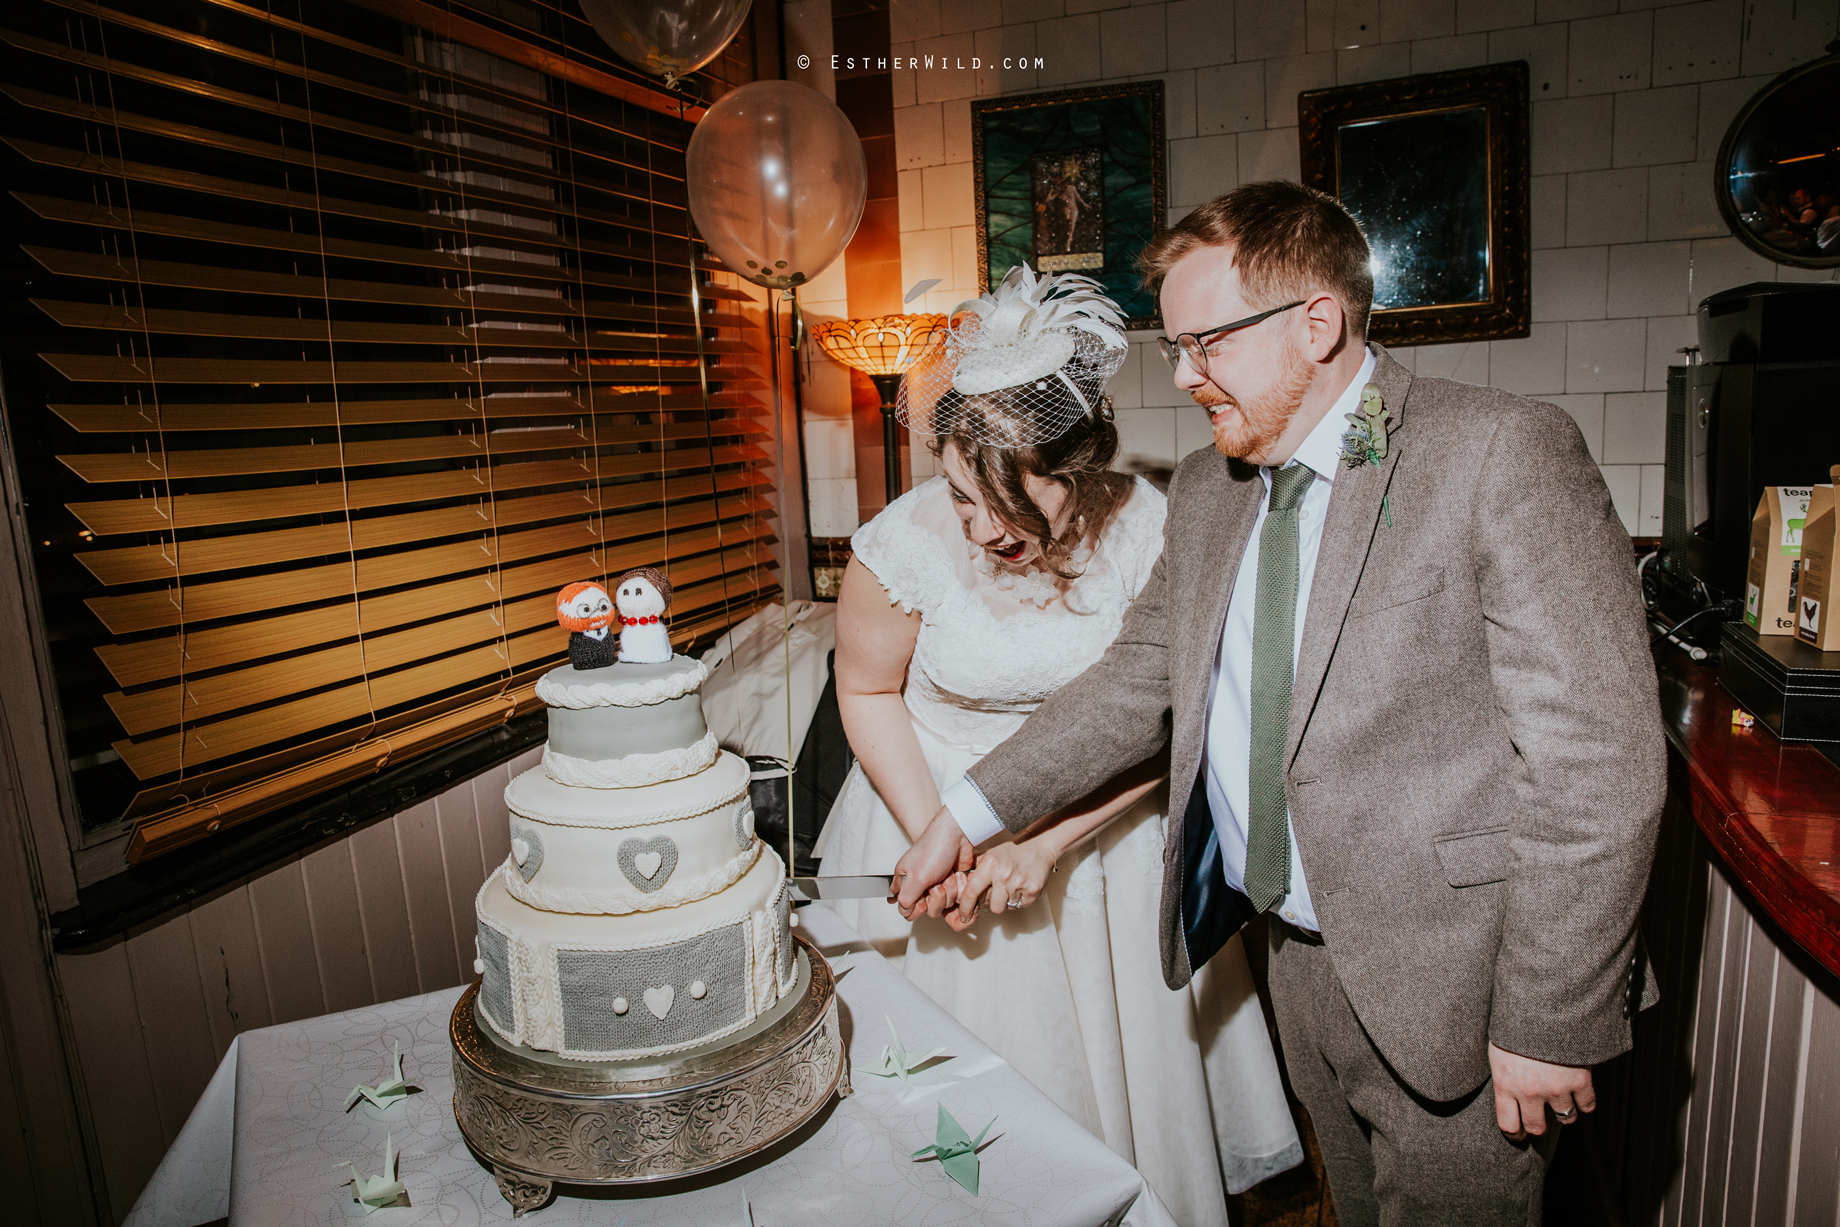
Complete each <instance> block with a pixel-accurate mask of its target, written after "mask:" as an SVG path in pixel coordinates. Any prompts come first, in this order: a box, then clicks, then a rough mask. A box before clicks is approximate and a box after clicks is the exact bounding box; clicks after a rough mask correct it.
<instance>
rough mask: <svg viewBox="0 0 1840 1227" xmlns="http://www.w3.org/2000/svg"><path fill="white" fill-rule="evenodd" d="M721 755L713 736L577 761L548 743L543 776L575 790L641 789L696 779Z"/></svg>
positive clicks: (544, 754) (708, 735)
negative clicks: (645, 751)
mask: <svg viewBox="0 0 1840 1227" xmlns="http://www.w3.org/2000/svg"><path fill="white" fill-rule="evenodd" d="M721 752H722V748H721V746H720V745H719V744H717V742H716V735H715V734H714V733H706V734H704V736H703V739H702V740H701V741H699V742H696V743H695V744H694V745H688V746H679V747H678V748H676V749H674V750H661V751H659V752H658V753H656V754H628V755H625V756H623V757H621V758H575V757H573V756H571V755H568V754H558V753H556V752H555V751H554V750H552V749H551V748H550V747H549V745H548V743H545V744H544V746H543V773H544V774H545V775H547V776H549V778H550V779H552V780H554V781H556V783H558V784H568V785H570V786H572V787H575V788H640V787H643V786H644V785H646V784H662V783H664V782H665V781H666V780H681V779H683V778H684V777H685V776H687V775H695V774H696V773H697V772H699V771H701V770H702V769H703V768H705V767H707V766H709V764H711V763H713V762H715V761H716V756H717V755H719V754H720V753H721Z"/></svg>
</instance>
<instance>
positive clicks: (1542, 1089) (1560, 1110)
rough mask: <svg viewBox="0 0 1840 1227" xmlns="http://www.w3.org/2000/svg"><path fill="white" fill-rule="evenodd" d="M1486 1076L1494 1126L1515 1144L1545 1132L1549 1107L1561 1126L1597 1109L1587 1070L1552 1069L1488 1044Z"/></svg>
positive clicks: (1583, 1068) (1595, 1096)
mask: <svg viewBox="0 0 1840 1227" xmlns="http://www.w3.org/2000/svg"><path fill="white" fill-rule="evenodd" d="M1489 1073H1490V1074H1492V1075H1493V1076H1494V1081H1495V1123H1496V1124H1498V1125H1500V1126H1501V1131H1502V1132H1503V1133H1505V1134H1507V1135H1508V1136H1509V1137H1510V1138H1513V1139H1514V1140H1515V1141H1517V1142H1518V1141H1520V1140H1521V1139H1522V1138H1524V1137H1526V1136H1527V1135H1528V1134H1532V1135H1534V1136H1535V1137H1538V1136H1539V1135H1540V1134H1542V1133H1545V1132H1546V1110H1547V1108H1549V1107H1550V1108H1551V1109H1552V1111H1553V1115H1554V1116H1556V1117H1557V1118H1558V1120H1559V1123H1560V1124H1561V1125H1572V1124H1576V1123H1577V1122H1578V1114H1579V1113H1580V1112H1591V1111H1595V1110H1596V1108H1597V1092H1596V1091H1595V1089H1593V1087H1592V1086H1591V1071H1590V1069H1589V1068H1588V1067H1580V1066H1576V1065H1553V1064H1550V1063H1548V1062H1546V1061H1537V1060H1535V1059H1534V1058H1532V1057H1523V1056H1521V1055H1520V1054H1518V1053H1513V1052H1509V1051H1508V1050H1507V1049H1505V1048H1497V1047H1496V1046H1495V1045H1494V1044H1490V1045H1489Z"/></svg>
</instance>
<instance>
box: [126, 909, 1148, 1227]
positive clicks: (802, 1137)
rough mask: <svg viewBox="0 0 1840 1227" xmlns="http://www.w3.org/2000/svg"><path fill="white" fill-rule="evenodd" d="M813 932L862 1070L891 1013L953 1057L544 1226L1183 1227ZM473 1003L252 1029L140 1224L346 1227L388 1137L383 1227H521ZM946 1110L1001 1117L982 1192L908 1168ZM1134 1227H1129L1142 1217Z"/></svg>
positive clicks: (821, 919)
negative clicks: (506, 1226) (393, 1174)
mask: <svg viewBox="0 0 1840 1227" xmlns="http://www.w3.org/2000/svg"><path fill="white" fill-rule="evenodd" d="M800 916H801V920H802V924H803V932H804V934H805V936H806V937H807V938H809V939H810V940H811V941H812V942H814V943H815V944H816V945H817V946H818V948H819V949H820V950H822V951H823V952H824V954H825V957H826V958H828V959H829V960H830V961H831V965H832V967H833V969H835V970H836V971H837V972H838V973H839V974H840V979H839V981H838V986H837V988H838V996H839V997H840V999H841V1008H842V1014H843V1027H844V1033H845V1034H846V1035H847V1036H848V1037H849V1041H850V1053H851V1057H852V1061H853V1064H855V1065H856V1066H857V1067H858V1068H859V1069H860V1068H861V1067H862V1066H863V1065H865V1064H869V1063H872V1062H875V1061H876V1060H878V1058H879V1057H880V1055H881V1051H882V1046H883V1045H884V1044H885V1043H887V1042H888V1023H887V1022H886V1021H884V1016H888V1017H892V1018H893V1019H894V1022H895V1025H896V1026H897V1027H898V1028H899V1029H900V1034H901V1040H902V1042H903V1044H904V1046H905V1047H907V1048H908V1049H909V1050H910V1051H914V1052H924V1051H926V1050H927V1049H930V1048H935V1047H939V1046H942V1045H943V1046H944V1047H945V1048H946V1050H947V1051H948V1052H949V1053H951V1054H953V1056H952V1059H951V1060H949V1061H945V1062H943V1063H940V1064H937V1065H935V1066H932V1067H930V1068H928V1069H926V1070H924V1071H923V1072H921V1073H919V1074H917V1075H915V1076H914V1077H913V1079H912V1080H911V1082H910V1083H909V1084H908V1086H907V1087H905V1088H903V1087H901V1086H900V1084H899V1083H897V1082H894V1081H892V1080H889V1079H883V1078H877V1077H871V1076H868V1075H865V1074H860V1073H859V1074H858V1075H857V1076H856V1077H855V1079H854V1082H855V1086H856V1094H855V1095H854V1096H853V1097H851V1098H849V1099H846V1100H842V1101H832V1104H831V1105H830V1106H829V1107H827V1108H826V1109H825V1110H824V1111H823V1112H821V1113H820V1115H819V1117H818V1123H817V1124H816V1125H815V1127H814V1126H812V1125H807V1126H806V1128H805V1129H804V1130H802V1131H801V1132H800V1133H799V1134H798V1135H797V1137H796V1139H795V1140H796V1145H790V1146H781V1147H777V1148H775V1149H774V1150H773V1151H772V1152H770V1153H769V1154H767V1155H765V1156H762V1157H761V1158H760V1159H757V1160H753V1161H750V1162H747V1163H742V1164H737V1165H735V1166H732V1167H728V1168H724V1169H722V1170H720V1171H718V1172H715V1173H712V1174H710V1175H709V1176H705V1177H702V1178H697V1179H692V1180H688V1181H680V1182H676V1183H674V1184H672V1185H671V1186H669V1188H668V1190H660V1189H656V1188H654V1189H650V1190H643V1191H642V1190H631V1191H609V1190H592V1189H583V1188H581V1187H579V1186H564V1187H563V1189H562V1191H561V1192H560V1195H559V1196H558V1197H557V1198H556V1199H555V1200H554V1201H553V1202H552V1203H551V1204H550V1205H548V1206H547V1207H545V1208H543V1209H541V1210H537V1211H534V1212H532V1213H531V1214H530V1215H529V1216H527V1218H528V1220H529V1221H530V1222H532V1223H536V1224H564V1223H595V1224H607V1225H608V1227H615V1225H617V1224H620V1223H621V1222H624V1223H626V1224H627V1225H628V1227H664V1225H667V1224H669V1225H672V1227H677V1225H681V1227H729V1225H731V1224H732V1225H734V1227H748V1224H747V1220H746V1219H745V1218H744V1217H743V1210H742V1194H743V1191H745V1193H746V1198H747V1202H748V1204H749V1205H750V1206H751V1208H752V1212H753V1224H754V1227H795V1225H796V1227H832V1225H834V1227H863V1225H865V1224H914V1225H916V1227H919V1225H924V1227H959V1225H961V1224H962V1225H965V1227H970V1225H972V1224H989V1225H992V1227H995V1225H997V1224H1004V1225H1013V1227H1099V1225H1100V1224H1117V1223H1119V1222H1121V1221H1125V1222H1129V1223H1130V1224H1133V1225H1134V1227H1173V1224H1172V1222H1171V1220H1170V1218H1169V1214H1168V1211H1166V1210H1165V1209H1164V1208H1163V1205H1162V1203H1161V1202H1160V1201H1158V1200H1157V1198H1156V1195H1155V1194H1154V1193H1153V1192H1151V1191H1150V1189H1149V1188H1148V1187H1147V1186H1146V1185H1145V1183H1144V1180H1143V1177H1142V1176H1140V1175H1138V1173H1137V1172H1136V1170H1135V1169H1133V1168H1132V1167H1131V1166H1130V1164H1128V1163H1126V1162H1125V1161H1124V1160H1123V1159H1121V1158H1119V1157H1118V1156H1117V1155H1116V1154H1114V1153H1113V1152H1112V1151H1111V1150H1109V1149H1107V1147H1106V1146H1105V1144H1104V1143H1102V1142H1100V1141H1099V1140H1098V1139H1096V1138H1094V1137H1093V1136H1092V1135H1091V1134H1089V1133H1087V1132H1086V1131H1085V1130H1084V1129H1082V1128H1081V1127H1080V1126H1079V1125H1078V1124H1076V1123H1075V1122H1074V1121H1073V1120H1072V1119H1071V1118H1070V1117H1068V1116H1067V1115H1066V1114H1065V1113H1063V1112H1062V1111H1061V1110H1060V1109H1059V1108H1056V1107H1055V1106H1054V1105H1053V1104H1052V1103H1050V1102H1049V1101H1048V1100H1047V1098H1046V1097H1045V1096H1043V1095H1042V1093H1041V1092H1040V1091H1038V1090H1036V1089H1035V1087H1034V1086H1032V1085H1031V1084H1030V1083H1029V1082H1028V1081H1027V1080H1025V1079H1024V1078H1023V1077H1022V1075H1021V1074H1019V1073H1017V1072H1016V1071H1015V1070H1014V1069H1013V1068H1012V1067H1011V1066H1010V1065H1009V1064H1008V1063H1007V1062H1005V1061H1004V1060H1002V1058H1000V1057H998V1056H996V1054H994V1053H992V1052H991V1051H990V1050H989V1049H988V1048H986V1047H985V1046H984V1045H983V1044H981V1043H979V1042H978V1041H977V1040H976V1039H975V1038H974V1037H973V1036H972V1035H971V1033H970V1032H968V1031H966V1030H965V1029H964V1028H963V1027H961V1026H959V1024H958V1023H957V1022H955V1021H954V1020H953V1019H952V1018H951V1017H950V1016H948V1015H947V1014H946V1013H945V1012H944V1011H943V1010H941V1009H940V1008H939V1007H938V1006H936V1005H934V1004H933V1003H932V1001H930V1000H929V999H928V998H927V997H926V996H925V995H924V994H922V993H921V992H920V991H919V990H918V989H916V988H915V987H914V986H913V985H912V984H910V983H908V981H907V980H906V979H904V978H903V977H902V976H901V975H900V973H899V972H897V971H895V970H894V969H893V968H892V967H890V966H889V965H888V963H887V962H885V961H884V960H883V959H882V958H881V957H880V956H879V955H877V954H875V953H874V952H873V951H871V950H869V949H868V948H867V947H866V946H865V945H864V944H863V943H862V941H861V940H860V939H859V938H858V937H857V935H856V933H855V932H854V931H853V930H852V929H850V927H849V926H848V925H846V924H845V923H844V922H843V921H842V920H841V919H839V918H838V917H837V916H836V914H835V913H833V912H831V911H829V910H827V909H825V908H824V907H822V905H818V906H813V907H808V908H803V909H801V911H800ZM460 992H461V990H460V989H458V988H454V989H447V990H445V991H442V992H438V993H428V994H426V995H424V996H420V997H410V998H406V999H404V1000H402V1001H392V1002H387V1003H385V1004H382V1005H376V1006H371V1007H369V1008H366V1009H361V1010H350V1011H347V1012H346V1013H343V1014H329V1015H326V1016H325V1017H323V1018H314V1019H309V1020H307V1021H305V1022H296V1023H288V1024H285V1025H283V1026H279V1027H268V1028H265V1029H263V1030H260V1031H248V1032H245V1033H243V1034H242V1035H241V1036H239V1037H238V1039H237V1041H236V1042H235V1043H234V1044H232V1045H231V1048H230V1051H229V1052H228V1053H227V1054H226V1055H225V1057H224V1061H223V1064H222V1066H220V1067H219V1069H218V1072H217V1075H216V1077H214V1078H213V1079H212V1082H211V1086H210V1088H209V1089H208V1090H207V1091H206V1092H205V1094H204V1096H203V1098H201V1099H200V1101H199V1104H198V1106H197V1107H196V1108H195V1109H194V1110H193V1112H192V1116H191V1118H190V1119H189V1120H188V1121H187V1123H186V1126H185V1129H184V1130H183V1131H182V1132H181V1134H180V1136H179V1138H178V1139H177V1140H176V1141H175V1142H174V1143H173V1146H172V1149H171V1150H170V1151H169V1152H168V1153H167V1155H166V1157H165V1159H164V1160H163V1161H162V1162H161V1164H160V1168H159V1170H158V1171H157V1172H156V1173H155V1174H154V1178H153V1180H152V1182H151V1183H150V1184H149V1185H148V1187H147V1190H146V1191H145V1192H144V1193H143V1194H142V1195H141V1198H140V1200H139V1201H138V1202H137V1203H136V1204H135V1207H134V1210H133V1211H132V1212H131V1213H130V1214H129V1216H128V1219H127V1223H128V1227H195V1225H196V1224H198V1223H203V1222H209V1221H211V1220H213V1219H216V1218H219V1217H222V1216H223V1215H224V1214H226V1213H228V1215H229V1217H230V1222H231V1224H232V1227H240V1225H249V1227H255V1225H258V1224H259V1225H260V1227H280V1225H281V1224H306V1223H316V1224H318V1223H329V1222H342V1221H344V1220H346V1219H356V1218H362V1217H364V1215H363V1210H362V1208H361V1207H359V1206H358V1205H357V1204H356V1203H355V1202H353V1200H352V1198H351V1190H350V1188H349V1187H348V1186H347V1185H346V1184H345V1183H343V1182H344V1181H345V1180H347V1179H348V1178H349V1176H350V1169H348V1168H346V1167H343V1166H341V1164H342V1163H343V1162H344V1161H345V1160H351V1161H353V1162H355V1163H356V1164H357V1165H358V1170H359V1171H361V1172H363V1173H365V1174H367V1175H369V1174H371V1173H374V1172H376V1171H377V1170H378V1166H379V1161H380V1157H381V1155H382V1151H383V1145H384V1138H385V1136H386V1135H389V1136H392V1137H393V1138H394V1142H395V1146H396V1150H397V1152H398V1154H400V1155H401V1160H400V1164H399V1166H398V1173H397V1174H398V1177H399V1178H400V1179H401V1180H402V1182H403V1184H404V1185H405V1186H406V1187H407V1190H408V1196H409V1201H410V1205H409V1206H407V1207H400V1206H399V1207H391V1208H387V1209H384V1210H379V1211H377V1212H376V1215H375V1216H374V1217H373V1218H372V1219H371V1220H370V1221H371V1222H372V1223H373V1224H374V1225H375V1227H410V1225H411V1224H422V1223H427V1224H439V1225H440V1227H466V1225H468V1224H474V1223H494V1224H497V1223H506V1222H509V1221H510V1219H511V1211H510V1207H509V1206H508V1205H507V1204H506V1203H505V1201H504V1199H503V1198H501V1197H500V1196H499V1192H498V1187H497V1185H496V1184H495V1183H494V1182H493V1179H492V1174H491V1172H490V1171H489V1170H488V1169H487V1168H485V1167H484V1166H482V1165H481V1164H480V1162H479V1161H478V1160H477V1159H476V1158H474V1157H473V1155H472V1153H471V1152H470V1151H469V1150H468V1149H467V1147H466V1144H465V1143H464V1142H463V1141H461V1138H460V1131H459V1128H458V1126H456V1125H455V1123H454V1111H453V1091H454V1084H453V1067H452V1062H453V1057H452V1050H451V1048H450V1047H449V1045H448V1040H447V1023H448V1018H449V1016H450V1015H451V1014H452V1013H453V1008H454V1003H455V1002H456V1001H457V1000H458V999H459V996H460ZM398 1041H400V1042H401V1044H402V1051H403V1072H404V1074H405V1076H406V1077H407V1078H408V1080H409V1081H410V1082H411V1083H412V1084H414V1085H416V1086H419V1087H421V1088H422V1090H421V1093H419V1094H414V1095H411V1096H409V1097H408V1098H407V1099H405V1100H400V1101H398V1102H396V1103H394V1104H392V1105H391V1106H390V1107H388V1108H387V1109H382V1110H379V1109H376V1108H373V1107H371V1106H370V1105H369V1104H366V1103H360V1104H359V1105H358V1106H356V1107H354V1108H352V1109H351V1110H350V1111H349V1112H346V1111H342V1110H341V1107H342V1105H343V1103H344V1100H345V1096H346V1093H347V1092H348V1091H349V1090H350V1089H351V1088H352V1087H353V1086H354V1085H356V1084H357V1083H360V1082H363V1083H376V1082H377V1081H378V1080H379V1079H381V1078H382V1077H384V1076H386V1070H387V1067H388V1062H389V1056H390V1051H391V1047H392V1045H393V1044H395V1043H396V1042H398ZM939 1103H943V1104H945V1106H946V1110H947V1111H949V1112H951V1113H952V1115H953V1116H954V1117H956V1118H957V1119H958V1121H959V1122H960V1123H961V1124H962V1125H964V1126H965V1128H966V1129H967V1130H969V1131H970V1132H971V1133H972V1134H973V1135H975V1134H976V1133H977V1131H978V1130H979V1129H981V1128H983V1127H984V1124H985V1122H986V1121H990V1120H991V1119H992V1118H993V1117H994V1118H995V1125H994V1126H993V1128H992V1129H991V1131H990V1136H991V1138H992V1139H993V1141H992V1144H990V1145H989V1146H987V1147H986V1148H985V1149H984V1150H983V1151H982V1153H981V1158H982V1165H983V1166H982V1173H981V1180H980V1187H979V1195H978V1196H976V1197H973V1196H972V1195H971V1194H969V1193H967V1192H966V1191H965V1190H963V1189H962V1188H960V1187H959V1186H958V1185H957V1184H955V1183H954V1182H953V1181H952V1180H951V1179H949V1178H948V1177H947V1176H946V1175H945V1174H944V1173H943V1172H942V1171H941V1170H940V1167H939V1164H938V1163H936V1162H916V1161H914V1160H913V1159H911V1158H910V1157H909V1156H910V1155H911V1154H912V1152H913V1151H914V1150H916V1149H918V1148H919V1147H921V1146H924V1145H926V1144H927V1143H929V1142H931V1141H932V1140H933V1135H934V1125H935V1120H936V1114H937V1111H936V1108H935V1105H936V1104H939ZM1127 1216H1128V1217H1127Z"/></svg>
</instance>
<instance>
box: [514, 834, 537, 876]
mask: <svg viewBox="0 0 1840 1227" xmlns="http://www.w3.org/2000/svg"><path fill="white" fill-rule="evenodd" d="M511 863H512V864H513V865H516V866H517V871H518V877H520V878H523V879H524V880H525V881H526V882H528V881H530V879H532V878H534V877H536V876H537V870H538V869H539V868H541V867H542V865H543V837H542V836H541V835H539V834H537V831H536V828H535V827H527V826H525V825H524V824H523V823H521V822H519V823H513V824H512V827H511Z"/></svg>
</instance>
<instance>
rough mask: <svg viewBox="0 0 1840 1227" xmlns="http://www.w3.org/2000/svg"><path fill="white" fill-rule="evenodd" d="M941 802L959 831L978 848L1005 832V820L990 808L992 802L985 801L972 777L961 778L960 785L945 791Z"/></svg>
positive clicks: (957, 784)
mask: <svg viewBox="0 0 1840 1227" xmlns="http://www.w3.org/2000/svg"><path fill="white" fill-rule="evenodd" d="M939 800H940V801H941V802H942V803H943V804H944V805H945V807H946V808H947V809H948V810H950V811H952V817H953V819H954V820H955V821H956V822H957V823H958V829H959V830H960V831H963V832H964V834H965V838H966V839H968V840H970V841H971V846H972V847H974V848H975V847H976V846H977V845H979V844H981V843H983V842H984V841H985V840H987V839H989V838H990V837H991V836H993V835H997V834H1000V833H1001V832H1002V831H1003V830H1004V826H1003V820H1002V819H1001V818H999V817H997V811H996V810H994V809H992V808H990V802H988V801H986V800H985V799H984V793H983V791H982V790H981V789H979V788H978V786H977V785H976V784H973V783H972V782H971V777H970V776H968V775H966V776H960V777H959V780H958V783H956V784H954V785H952V787H950V788H948V789H946V790H945V792H944V793H943V794H942V795H941V796H940V798H939Z"/></svg>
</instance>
